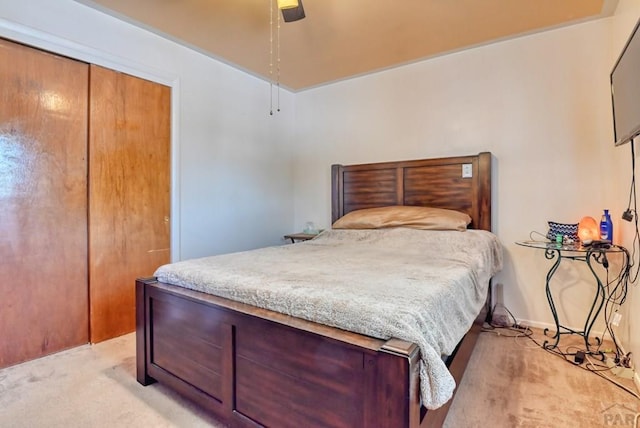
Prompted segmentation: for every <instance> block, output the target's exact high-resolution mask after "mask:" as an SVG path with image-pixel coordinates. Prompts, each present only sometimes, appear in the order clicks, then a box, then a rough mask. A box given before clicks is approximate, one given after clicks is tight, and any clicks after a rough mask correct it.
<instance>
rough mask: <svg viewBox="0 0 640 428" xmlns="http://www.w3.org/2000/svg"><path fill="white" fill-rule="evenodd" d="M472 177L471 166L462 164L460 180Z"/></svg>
mask: <svg viewBox="0 0 640 428" xmlns="http://www.w3.org/2000/svg"><path fill="white" fill-rule="evenodd" d="M471 177H473V164H471V163H463V164H462V178H471Z"/></svg>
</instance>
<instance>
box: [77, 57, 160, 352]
mask: <svg viewBox="0 0 640 428" xmlns="http://www.w3.org/2000/svg"><path fill="white" fill-rule="evenodd" d="M170 97H171V92H170V88H168V87H166V86H163V85H160V84H157V83H153V82H149V81H146V80H143V79H139V78H136V77H132V76H129V75H126V74H123V73H118V72H115V71H112V70H108V69H105V68H102V67H98V66H94V65H92V66H91V69H90V112H89V117H90V127H89V158H90V159H89V294H90V299H89V301H90V318H91V338H90V340H91V342H93V343H95V342H100V341H102V340H105V339H109V338H112V337H116V336H119V335H122V334H124V333H128V332H131V331H134V330H135V290H134V286H135V279H136V278H137V277H144V276H151V275H152V274H153V273H154V271H155V270H156V268H158V266H160V265H162V264H164V263H168V262H169V260H170V254H169V245H170V244H169V206H170V205H169V204H170V200H169V194H170V172H169V169H170V105H171V98H170Z"/></svg>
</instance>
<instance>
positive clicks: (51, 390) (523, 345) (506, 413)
mask: <svg viewBox="0 0 640 428" xmlns="http://www.w3.org/2000/svg"><path fill="white" fill-rule="evenodd" d="M531 346H532V344H531V342H529V341H528V340H526V339H518V340H517V341H516V340H514V339H512V338H505V337H503V336H500V337H499V336H495V335H493V334H490V333H483V334H482V335H481V336H480V339H479V341H478V344H477V346H476V349H475V351H474V354H473V356H472V360H471V362H470V365H469V368H468V371H467V373H466V375H465V378H464V379H463V382H462V384H461V385H460V387H459V390H458V393H457V396H456V398H455V400H454V402H453V404H452V407H451V411H450V413H449V416H448V418H447V421H446V423H445V426H446V427H448V428H462V427H465V428H466V427H488V426H491V427H603V426H604V427H608V426H617V427H632V425H631V424H624V423H625V422H628V421H629V417H630V416H633V415H635V412H640V402H639V401H638V400H637V399H635V398H634V397H633V396H631V395H630V394H628V393H626V392H623V391H621V390H620V389H618V388H617V387H615V386H613V385H611V384H609V383H608V382H606V381H604V380H603V379H601V378H599V377H598V376H596V375H594V374H592V373H588V372H585V371H583V370H581V369H580V368H577V367H573V366H572V365H570V364H568V363H566V362H564V361H562V360H560V359H559V358H557V357H554V356H552V355H550V354H548V353H547V352H545V351H543V350H541V349H539V348H527V347H531ZM134 355H135V336H134V335H133V334H129V335H126V336H123V337H120V338H117V339H113V340H110V341H107V342H103V343H100V344H97V345H93V346H88V345H87V346H82V347H79V348H76V349H73V350H69V351H65V352H61V353H58V354H55V355H51V356H48V357H45V358H41V359H39V360H35V361H31V362H27V363H24V364H21V365H18V366H14V367H9V368H7V369H4V370H0V427H3V428H13V427H29V428H31V427H33V428H37V427H47V428H58V427H59V428H62V427H91V428H101V427H109V428H116V427H221V426H222V425H221V424H219V423H218V422H217V421H216V420H215V419H214V418H212V417H211V416H209V415H207V414H205V413H203V412H202V411H201V410H200V409H198V408H197V407H196V406H194V405H192V404H191V403H189V402H188V401H185V400H183V399H181V398H180V397H179V396H177V395H176V394H174V393H171V392H169V391H168V390H167V389H165V388H164V387H163V386H162V385H159V384H154V385H150V386H147V387H143V386H141V385H139V384H138V383H137V382H136V380H135V357H134Z"/></svg>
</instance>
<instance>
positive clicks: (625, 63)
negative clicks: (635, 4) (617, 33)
mask: <svg viewBox="0 0 640 428" xmlns="http://www.w3.org/2000/svg"><path fill="white" fill-rule="evenodd" d="M638 26H640V20H639V21H638V22H637V23H636V26H635V28H634V29H633V32H632V33H631V36H630V37H629V40H628V41H627V44H626V45H625V47H624V49H623V50H622V53H621V54H620V57H619V58H618V61H616V64H615V65H614V66H613V70H611V100H612V104H613V132H614V140H615V145H616V146H619V145H621V144H624V143H628V142H629V141H631V140H632V139H633V138H635V137H636V136H637V135H639V134H640V30H638Z"/></svg>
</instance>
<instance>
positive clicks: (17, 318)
mask: <svg viewBox="0 0 640 428" xmlns="http://www.w3.org/2000/svg"><path fill="white" fill-rule="evenodd" d="M87 100H88V65H87V64H84V63H81V62H77V61H74V60H70V59H68V58H63V57H60V56H56V55H52V54H48V53H45V52H42V51H38V50H36V49H32V48H29V47H26V46H22V45H19V44H16V43H12V42H9V41H5V40H0V296H1V297H0V367H6V366H9V365H13V364H16V363H20V362H23V361H26V360H30V359H33V358H37V357H40V356H43V355H46V354H50V353H53V352H57V351H60V350H63V349H67V348H71V347H74V346H77V345H81V344H84V343H87V342H88V325H89V322H88V304H87V300H88V291H87V108H88V101H87Z"/></svg>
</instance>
